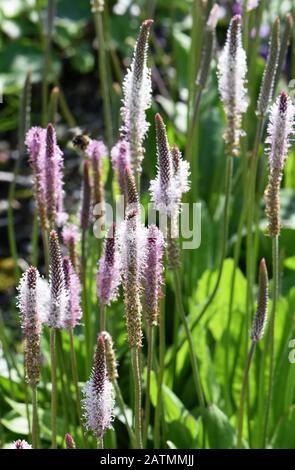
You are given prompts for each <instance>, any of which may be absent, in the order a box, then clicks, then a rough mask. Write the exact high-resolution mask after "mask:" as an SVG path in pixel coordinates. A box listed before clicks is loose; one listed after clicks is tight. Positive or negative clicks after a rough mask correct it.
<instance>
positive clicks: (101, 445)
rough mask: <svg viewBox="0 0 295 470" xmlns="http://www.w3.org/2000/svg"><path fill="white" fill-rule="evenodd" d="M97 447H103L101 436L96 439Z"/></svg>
mask: <svg viewBox="0 0 295 470" xmlns="http://www.w3.org/2000/svg"><path fill="white" fill-rule="evenodd" d="M97 448H98V449H104V442H103V437H100V438H99V439H97Z"/></svg>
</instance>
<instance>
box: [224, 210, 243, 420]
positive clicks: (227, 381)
mask: <svg viewBox="0 0 295 470" xmlns="http://www.w3.org/2000/svg"><path fill="white" fill-rule="evenodd" d="M245 219H246V210H245V206H244V205H243V209H242V212H241V217H240V221H239V226H238V233H237V240H236V244H235V250H234V266H233V271H232V276H231V284H230V299H229V307H228V318H227V326H226V335H225V378H224V382H225V390H226V393H225V401H226V409H227V412H228V414H230V409H231V405H230V403H231V395H230V371H229V369H230V367H229V352H230V338H231V336H230V330H231V321H232V312H233V303H234V295H235V282H236V273H237V268H238V264H239V259H240V253H241V244H242V235H243V227H244V223H245Z"/></svg>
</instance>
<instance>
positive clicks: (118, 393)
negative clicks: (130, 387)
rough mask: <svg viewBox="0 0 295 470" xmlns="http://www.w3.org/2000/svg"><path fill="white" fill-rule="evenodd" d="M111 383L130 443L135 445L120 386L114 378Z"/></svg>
mask: <svg viewBox="0 0 295 470" xmlns="http://www.w3.org/2000/svg"><path fill="white" fill-rule="evenodd" d="M113 385H114V389H115V392H116V397H117V401H118V405H119V407H120V410H121V412H122V414H123V416H124V419H125V426H126V428H127V431H128V435H129V439H130V441H131V445H132V447H134V445H135V437H134V433H133V431H132V429H131V427H130V424H129V421H128V417H127V414H126V409H125V408H126V406H125V403H124V399H123V397H122V393H121V390H120V387H119V384H118V381H117V380H115V381H114V382H113Z"/></svg>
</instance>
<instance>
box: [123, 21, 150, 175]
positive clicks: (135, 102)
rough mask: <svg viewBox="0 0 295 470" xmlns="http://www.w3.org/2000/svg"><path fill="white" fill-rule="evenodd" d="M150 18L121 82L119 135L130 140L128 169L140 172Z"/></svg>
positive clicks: (147, 92)
mask: <svg viewBox="0 0 295 470" xmlns="http://www.w3.org/2000/svg"><path fill="white" fill-rule="evenodd" d="M152 24H153V20H146V21H144V22H143V23H142V25H141V28H140V32H139V35H138V39H137V42H136V45H135V48H134V54H133V59H132V62H131V66H130V68H129V69H128V71H127V74H126V76H125V78H124V82H123V94H124V97H123V106H122V108H121V116H122V120H123V125H122V127H121V129H120V131H121V138H123V139H126V140H127V141H128V142H129V143H130V154H131V163H132V170H133V172H134V173H136V172H139V173H140V172H141V163H142V160H143V155H144V149H143V141H144V139H145V137H146V134H147V131H148V128H149V123H148V122H147V120H146V110H147V109H148V108H149V107H150V105H151V96H152V81H151V71H150V69H149V68H148V66H147V51H148V38H149V32H150V28H151V25H152Z"/></svg>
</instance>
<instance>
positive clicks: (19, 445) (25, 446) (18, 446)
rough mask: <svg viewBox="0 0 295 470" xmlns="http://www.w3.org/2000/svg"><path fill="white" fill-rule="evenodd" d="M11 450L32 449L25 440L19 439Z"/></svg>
mask: <svg viewBox="0 0 295 470" xmlns="http://www.w3.org/2000/svg"><path fill="white" fill-rule="evenodd" d="M10 448H11V449H32V446H31V444H29V443H28V442H27V441H25V440H24V439H17V441H15V442H14V443H13V444H12V445H11V447H10Z"/></svg>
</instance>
